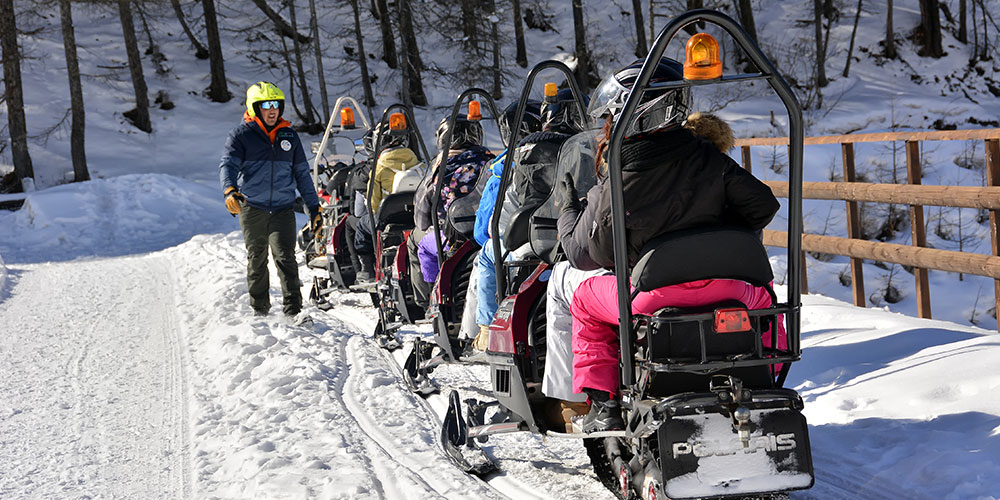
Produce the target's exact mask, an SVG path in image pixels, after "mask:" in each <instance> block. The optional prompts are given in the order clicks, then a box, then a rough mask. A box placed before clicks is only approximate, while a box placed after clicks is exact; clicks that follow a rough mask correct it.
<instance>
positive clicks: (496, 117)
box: [428, 87, 506, 273]
mask: <svg viewBox="0 0 1000 500" xmlns="http://www.w3.org/2000/svg"><path fill="white" fill-rule="evenodd" d="M474 95H478V96H480V97H485V98H486V104H487V107H488V108H489V109H490V114H491V115H492V116H493V121H494V122H496V123H497V126H498V127H499V125H500V113H499V112H497V103H496V101H494V100H493V96H492V95H490V93H489V92H487V91H485V90H483V89H481V88H478V87H472V88H469V89H466V90H465V92H462V93H461V94H459V95H458V99H455V104H454V105H453V106H452V107H451V115H450V116H449V117H448V130H447V132H445V135H444V139H445V140H444V144H445V147H446V148H447V150H442V151H440V153H439V154H440V155H441V161H440V162H438V165H437V171H436V172H435V175H437V184H435V186H434V189H435V192H436V193H437V196H435V197H434V199H433V201H432V202H431V222H432V223H433V225H434V243H435V244H436V246H437V256H438V273H440V272H441V269H442V268H443V267H444V244H443V243H442V242H441V227H440V223H439V222H438V217H437V210H438V205H439V204H440V203H441V190H442V189H444V172H445V165H446V164H447V163H448V153H449V152H450V151H451V138H452V137H453V135H454V132H455V122H456V121H457V118H458V112H459V110H460V109H461V108H462V104H463V103H464V102H465V100H466V99H467V98H469V97H470V96H474ZM485 137H486V135H485V134H483V138H484V141H485ZM502 139H503V138H501V140H502ZM504 146H506V144H504ZM429 167H430V166H429V165H428V170H430V168H429ZM479 175H483V174H482V173H480V174H479Z"/></svg>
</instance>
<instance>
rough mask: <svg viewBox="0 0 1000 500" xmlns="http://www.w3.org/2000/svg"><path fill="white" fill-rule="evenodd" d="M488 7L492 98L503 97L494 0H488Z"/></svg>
mask: <svg viewBox="0 0 1000 500" xmlns="http://www.w3.org/2000/svg"><path fill="white" fill-rule="evenodd" d="M489 1H490V3H489V8H490V12H491V14H490V37H491V38H492V39H493V89H492V90H493V91H492V94H493V99H502V98H503V86H502V73H503V70H502V69H501V68H500V33H499V30H498V28H497V24H499V23H500V17H499V16H497V6H496V0H489Z"/></svg>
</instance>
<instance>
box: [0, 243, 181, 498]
mask: <svg viewBox="0 0 1000 500" xmlns="http://www.w3.org/2000/svg"><path fill="white" fill-rule="evenodd" d="M169 267H170V266H169V263H168V262H167V261H166V260H165V259H163V258H162V257H136V258H122V259H113V260H92V261H78V262H72V263H58V264H40V265H31V266H23V267H21V266H11V268H12V269H11V281H12V283H11V284H10V289H11V294H10V296H9V297H7V298H5V299H4V300H3V302H0V325H4V328H3V342H0V359H3V365H2V366H3V368H2V369H0V377H2V378H3V382H2V384H0V436H2V437H0V457H2V462H3V463H2V464H0V497H2V498H10V497H27V498H38V497H50V498H70V497H73V498H77V497H80V498H90V497H93V498H148V499H153V498H178V497H188V496H190V494H191V481H190V453H189V434H188V425H187V424H188V421H187V417H188V404H187V402H188V399H187V382H186V369H185V363H184V361H183V359H184V355H183V345H182V343H181V342H182V341H181V339H180V338H179V336H178V334H177V333H178V332H177V326H176V318H175V317H174V304H173V301H172V297H173V296H174V291H173V289H172V286H173V283H172V281H171V280H170V272H169ZM53 297H59V300H58V301H54V300H53Z"/></svg>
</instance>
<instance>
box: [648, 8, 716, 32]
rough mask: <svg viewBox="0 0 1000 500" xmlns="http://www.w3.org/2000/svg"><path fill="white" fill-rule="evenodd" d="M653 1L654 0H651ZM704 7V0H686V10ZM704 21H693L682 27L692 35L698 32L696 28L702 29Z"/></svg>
mask: <svg viewBox="0 0 1000 500" xmlns="http://www.w3.org/2000/svg"><path fill="white" fill-rule="evenodd" d="M651 1H653V2H655V1H656V0H651ZM704 7H705V0H687V6H686V9H687V10H695V9H701V8H704ZM704 27H705V23H694V24H689V25H687V26H685V27H684V31H686V32H688V34H689V35H693V34H695V33H697V32H698V30H701V29H704Z"/></svg>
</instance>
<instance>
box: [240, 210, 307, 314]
mask: <svg viewBox="0 0 1000 500" xmlns="http://www.w3.org/2000/svg"><path fill="white" fill-rule="evenodd" d="M240 228H242V229H243V241H244V242H245V243H246V246H247V287H248V288H249V290H250V306H251V307H253V309H254V310H255V311H264V312H266V311H267V310H268V309H270V308H271V298H270V295H269V294H268V288H269V286H270V283H269V281H268V275H269V273H268V271H267V249H268V247H270V248H271V256H272V257H274V264H275V266H277V268H278V278H280V279H281V295H282V309H283V310H284V312H285V314H289V315H294V314H298V313H299V311H301V310H302V292H301V291H300V288H301V284H300V283H299V266H298V263H297V262H296V261H295V212H293V211H292V209H290V208H289V209H286V210H282V211H280V212H274V213H269V212H267V211H266V210H261V209H259V208H254V207H251V206H250V205H244V206H243V211H242V212H240Z"/></svg>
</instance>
